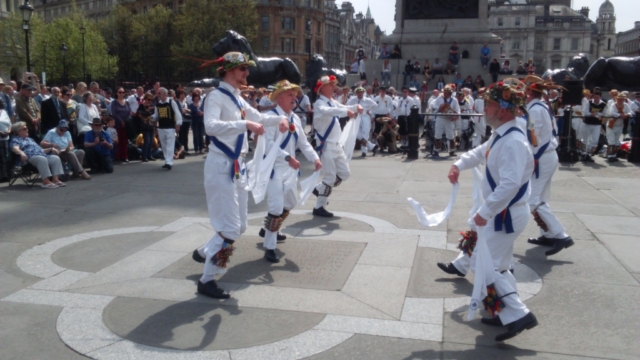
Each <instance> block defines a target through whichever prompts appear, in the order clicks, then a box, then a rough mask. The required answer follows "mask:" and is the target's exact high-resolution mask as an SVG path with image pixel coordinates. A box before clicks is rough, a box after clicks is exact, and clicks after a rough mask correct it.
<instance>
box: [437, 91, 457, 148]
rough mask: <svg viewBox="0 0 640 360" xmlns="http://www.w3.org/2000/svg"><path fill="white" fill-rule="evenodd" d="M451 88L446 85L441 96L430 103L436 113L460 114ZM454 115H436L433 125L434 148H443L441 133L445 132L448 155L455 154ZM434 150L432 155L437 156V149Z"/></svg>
mask: <svg viewBox="0 0 640 360" xmlns="http://www.w3.org/2000/svg"><path fill="white" fill-rule="evenodd" d="M452 94H453V89H452V88H451V86H450V85H447V86H445V87H444V89H443V90H442V96H440V97H438V98H437V99H436V100H434V101H433V102H432V103H431V106H430V107H431V109H432V110H433V111H434V112H437V113H438V114H460V105H458V100H456V99H455V98H453V97H452V96H451V95H452ZM456 119H457V118H456V117H455V116H436V127H435V140H436V144H435V149H437V150H442V149H445V147H443V146H442V145H443V144H442V135H443V134H445V135H446V137H447V141H448V142H449V143H448V144H447V145H448V146H447V148H449V155H451V156H455V154H456V153H455V151H454V149H455V147H456V143H455V140H454V125H455V122H456ZM437 150H436V151H434V152H433V154H434V156H439V153H438V151H437Z"/></svg>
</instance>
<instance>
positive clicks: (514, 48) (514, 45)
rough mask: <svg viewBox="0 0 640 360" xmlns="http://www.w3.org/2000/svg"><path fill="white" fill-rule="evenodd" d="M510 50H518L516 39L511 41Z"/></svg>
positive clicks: (518, 41) (517, 40) (518, 42)
mask: <svg viewBox="0 0 640 360" xmlns="http://www.w3.org/2000/svg"><path fill="white" fill-rule="evenodd" d="M511 48H512V49H513V50H520V39H518V38H515V39H513V41H512V42H511Z"/></svg>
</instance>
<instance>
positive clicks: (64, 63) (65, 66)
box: [60, 43, 68, 86]
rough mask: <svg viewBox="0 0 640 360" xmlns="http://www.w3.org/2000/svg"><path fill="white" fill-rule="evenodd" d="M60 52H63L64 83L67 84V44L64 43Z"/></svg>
mask: <svg viewBox="0 0 640 360" xmlns="http://www.w3.org/2000/svg"><path fill="white" fill-rule="evenodd" d="M60 53H61V54H62V84H63V85H65V86H66V84H67V82H68V81H67V45H65V44H64V43H62V46H60Z"/></svg>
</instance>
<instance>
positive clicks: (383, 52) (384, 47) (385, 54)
mask: <svg viewBox="0 0 640 360" xmlns="http://www.w3.org/2000/svg"><path fill="white" fill-rule="evenodd" d="M389 56H391V52H390V51H389V50H388V49H387V44H385V43H383V44H382V47H381V48H380V52H379V53H378V59H388V58H389Z"/></svg>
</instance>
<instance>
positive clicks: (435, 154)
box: [431, 151, 440, 157]
mask: <svg viewBox="0 0 640 360" xmlns="http://www.w3.org/2000/svg"><path fill="white" fill-rule="evenodd" d="M431 156H432V157H439V156H440V153H438V152H437V151H434V152H433V154H431Z"/></svg>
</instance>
